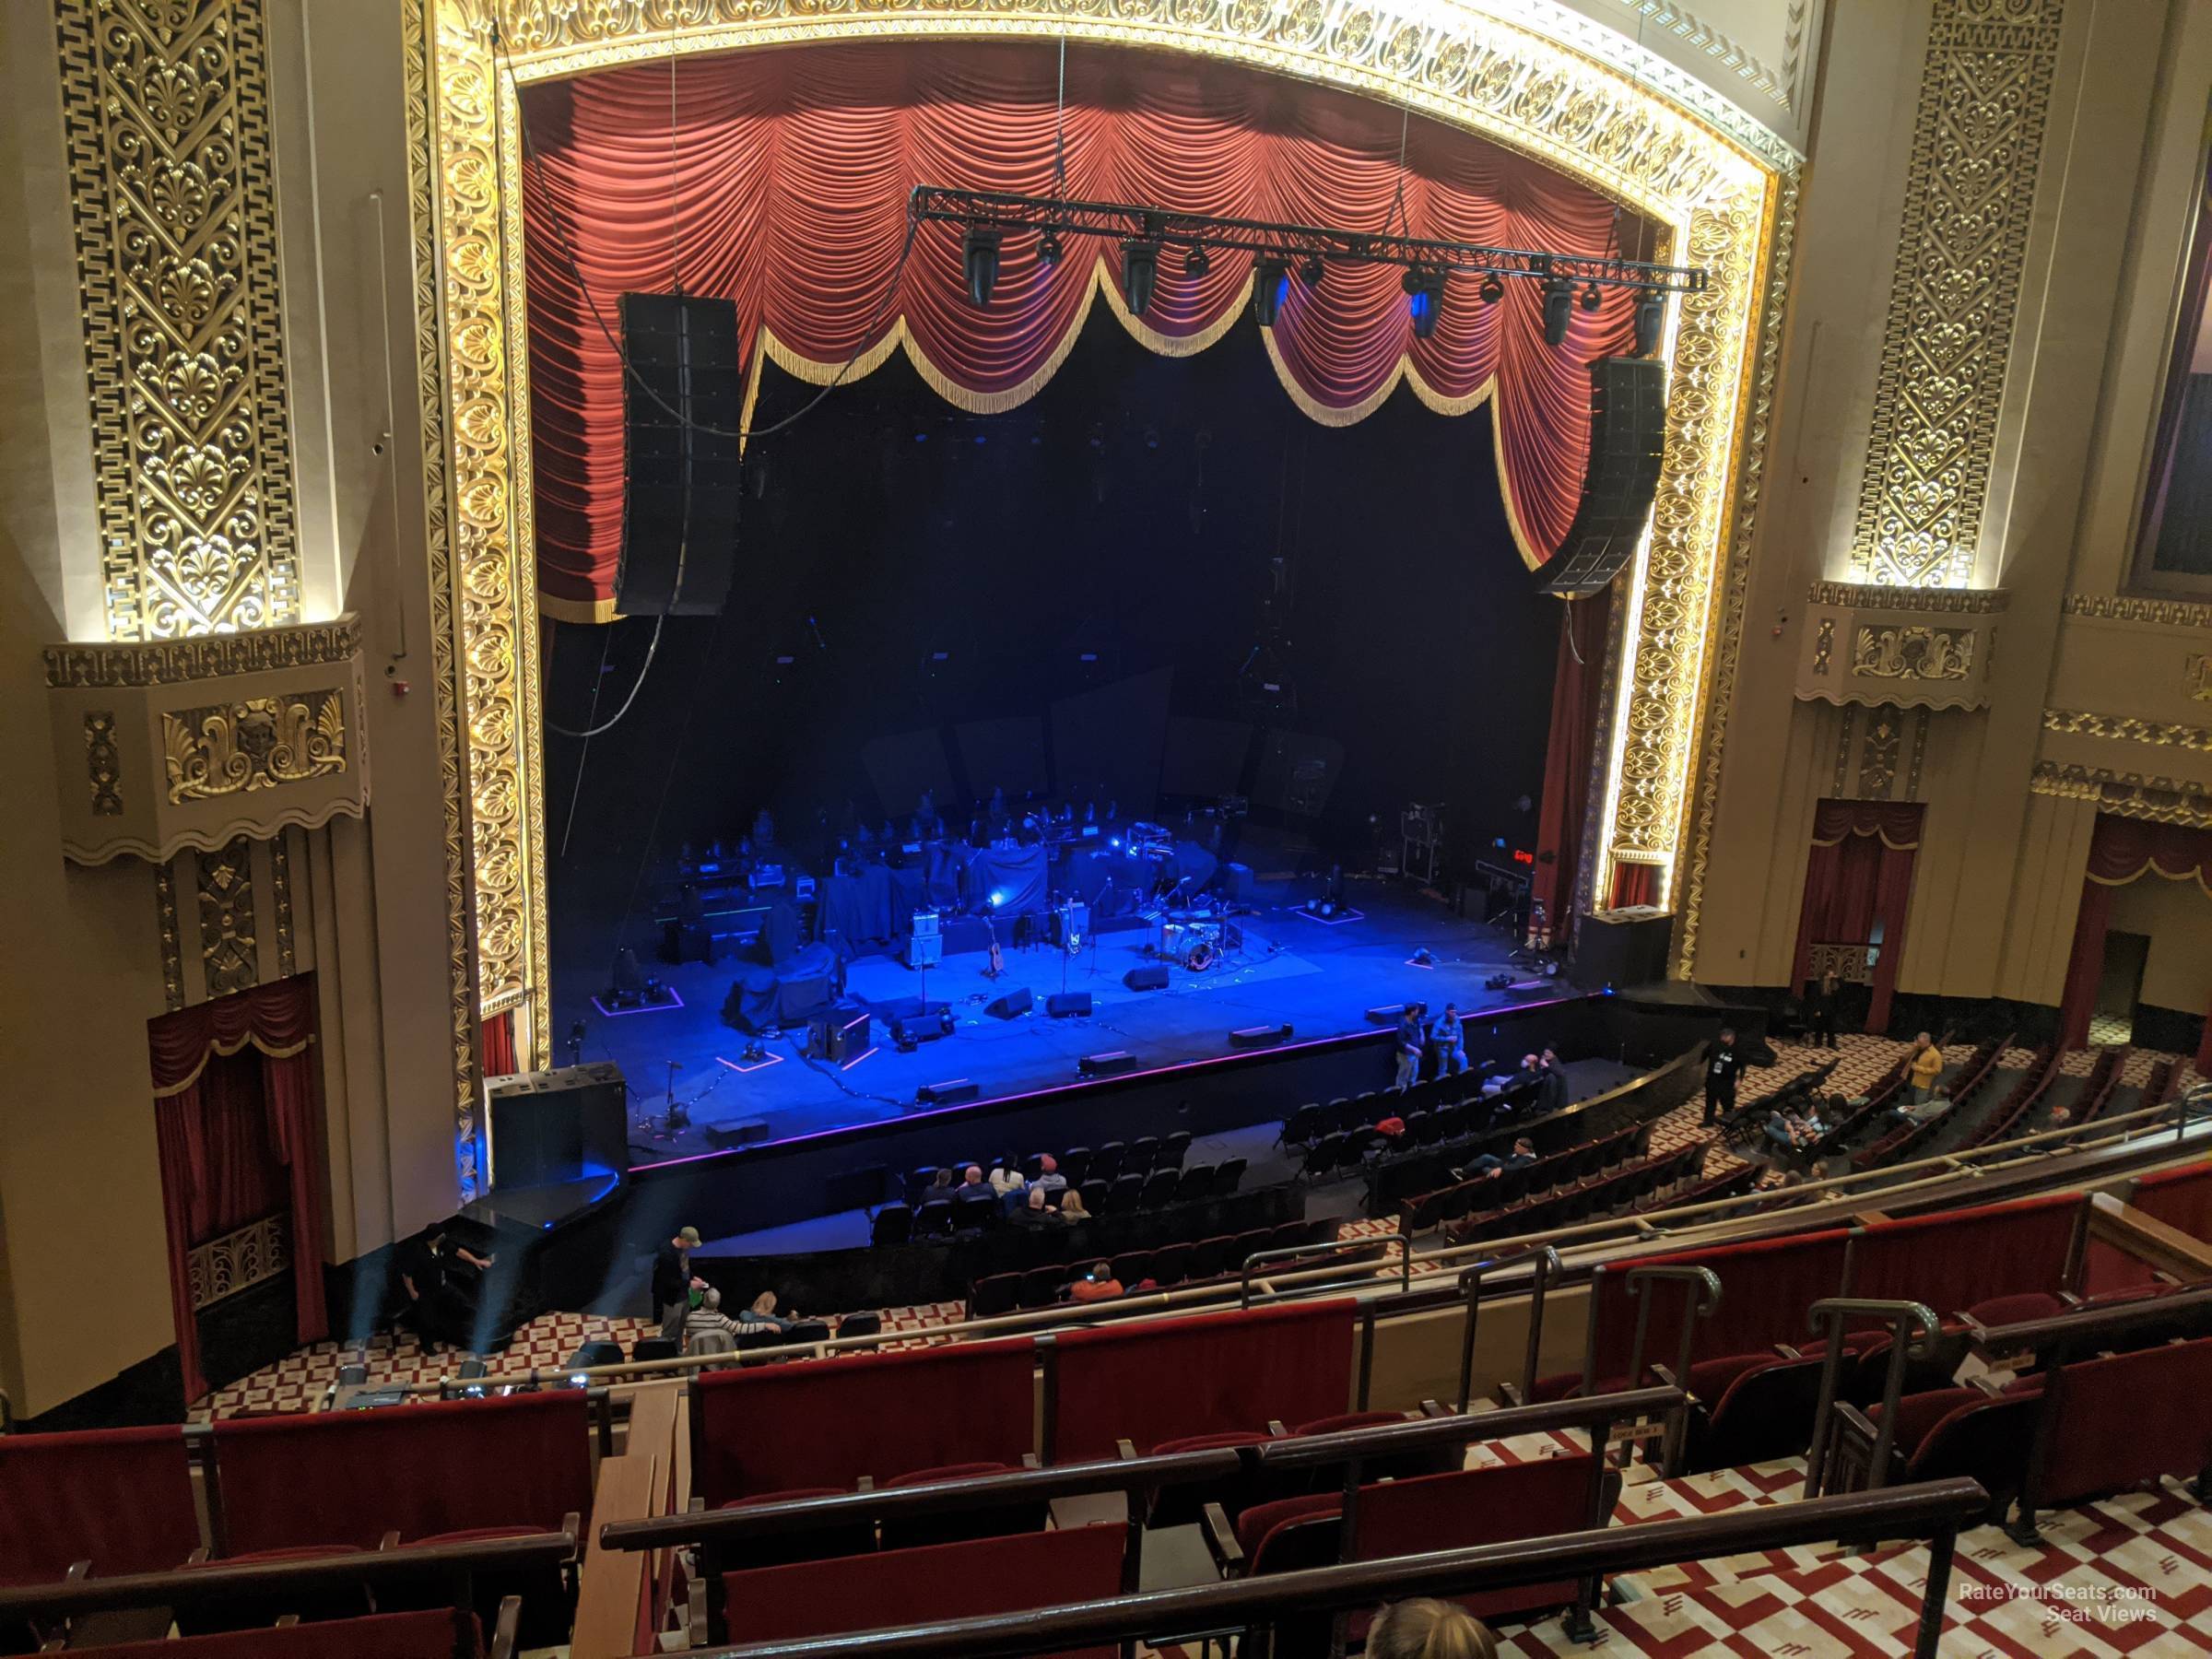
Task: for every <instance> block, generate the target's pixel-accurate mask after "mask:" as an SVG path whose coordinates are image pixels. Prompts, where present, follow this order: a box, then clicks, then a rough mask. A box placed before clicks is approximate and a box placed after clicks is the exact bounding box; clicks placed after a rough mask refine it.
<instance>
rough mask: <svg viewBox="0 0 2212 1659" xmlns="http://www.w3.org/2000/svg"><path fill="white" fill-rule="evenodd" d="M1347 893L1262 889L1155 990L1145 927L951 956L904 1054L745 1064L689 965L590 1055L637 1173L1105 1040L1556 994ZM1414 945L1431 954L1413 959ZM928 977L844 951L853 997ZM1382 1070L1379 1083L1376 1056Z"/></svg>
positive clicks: (1399, 902)
mask: <svg viewBox="0 0 2212 1659" xmlns="http://www.w3.org/2000/svg"><path fill="white" fill-rule="evenodd" d="M1286 885H1287V884H1286ZM1308 890H1310V887H1309V888H1308ZM1347 900H1348V901H1349V906H1350V908H1352V909H1354V910H1357V911H1358V912H1360V914H1359V918H1358V919H1357V920H1350V921H1345V920H1339V921H1336V922H1334V923H1323V922H1319V921H1316V920H1313V919H1312V918H1311V917H1309V916H1307V915H1305V914H1303V913H1301V912H1299V911H1297V910H1296V909H1294V908H1293V907H1292V904H1291V902H1290V895H1289V894H1288V891H1287V890H1285V888H1283V887H1277V885H1276V884H1265V885H1263V887H1262V888H1260V890H1259V891H1258V893H1257V894H1256V895H1255V899H1254V903H1253V910H1252V913H1251V914H1249V915H1246V916H1243V917H1241V918H1240V923H1241V927H1242V929H1243V935H1244V943H1243V947H1242V949H1241V951H1238V952H1236V953H1233V954H1232V955H1231V956H1230V958H1229V959H1227V960H1226V961H1224V962H1223V963H1222V964H1221V965H1219V966H1218V967H1216V968H1214V969H1212V970H1211V971H1207V972H1204V973H1192V972H1190V971H1187V970H1185V969H1183V968H1182V967H1180V966H1178V967H1174V968H1171V971H1170V972H1171V979H1170V982H1169V987H1168V989H1167V990H1165V991H1129V990H1126V989H1124V985H1123V982H1122V976H1123V975H1124V972H1126V971H1128V970H1129V969H1130V968H1133V967H1135V966H1138V965H1140V964H1142V963H1144V962H1146V961H1147V960H1150V959H1149V958H1147V956H1146V955H1145V954H1144V947H1145V945H1146V943H1147V940H1154V941H1156V940H1157V938H1158V935H1157V933H1156V932H1155V931H1153V930H1148V929H1141V928H1140V929H1134V930H1131V931H1127V932H1121V933H1109V934H1105V935H1101V936H1100V937H1099V938H1097V939H1096V940H1095V941H1092V942H1089V943H1087V944H1086V945H1085V946H1084V947H1083V948H1082V950H1081V951H1080V952H1079V953H1078V954H1077V955H1075V956H1073V957H1068V956H1065V955H1064V954H1063V953H1062V952H1061V951H1059V950H1058V949H1057V948H1056V947H1052V946H1049V945H1048V946H1041V947H1036V948H1033V949H1029V950H1018V951H1015V950H1010V951H1007V952H1006V973H1005V975H1004V976H1003V977H1002V978H1000V979H998V980H996V981H993V980H991V979H989V978H987V977H985V975H984V972H983V970H984V968H985V967H986V966H987V961H988V959H987V957H986V956H985V955H984V953H982V952H973V953H968V954H963V955H959V956H953V957H948V958H947V959H946V960H945V961H944V963H943V964H942V965H941V966H939V967H937V968H933V969H931V970H930V971H929V975H928V995H929V997H930V1000H931V1001H933V1002H945V1003H947V1004H949V1005H950V1006H951V1009H952V1012H953V1016H954V1018H955V1019H956V1020H957V1022H958V1024H957V1027H956V1029H955V1030H954V1031H953V1033H952V1034H951V1035H950V1036H949V1037H947V1038H944V1039H942V1040H940V1041H935V1042H927V1043H924V1044H922V1045H921V1046H920V1047H919V1048H917V1049H916V1050H915V1051H914V1052H912V1053H899V1052H898V1051H897V1049H896V1048H895V1047H894V1046H893V1045H892V1043H891V1041H890V1040H889V1035H888V1032H887V1031H886V1030H885V1029H884V1027H883V1026H882V1025H881V1024H880V1023H877V1025H875V1026H874V1028H873V1036H874V1040H875V1042H876V1045H877V1046H876V1047H875V1048H874V1049H873V1051H872V1052H868V1053H865V1054H864V1055H863V1057H861V1058H859V1059H858V1060H855V1061H851V1062H848V1063H847V1064H846V1065H843V1066H839V1065H832V1064H830V1063H829V1062H827V1061H821V1060H811V1059H808V1058H806V1057H805V1056H804V1054H803V1053H802V1050H803V1047H804V1041H805V1037H806V1032H805V1030H804V1029H796V1030H792V1031H790V1032H788V1033H786V1034H784V1035H783V1036H782V1037H781V1038H771V1039H766V1040H764V1046H765V1048H766V1051H767V1058H766V1059H765V1060H763V1061H760V1062H756V1063H747V1062H746V1061H745V1060H744V1058H743V1056H744V1051H745V1047H746V1043H747V1039H746V1037H745V1036H744V1035H742V1034H741V1033H739V1032H737V1031H735V1030H731V1029H730V1028H729V1027H727V1026H725V1025H724V1024H723V1023H722V1019H721V1010H722V1006H723V1001H724V997H725V996H726V995H727V994H728V992H729V989H730V982H731V979H732V977H733V971H732V969H731V968H730V967H729V966H727V965H723V966H719V967H709V966H705V965H702V964H698V963H690V964H687V965H685V966H684V967H681V968H677V969H672V970H666V971H665V977H666V978H667V980H668V982H669V983H670V984H672V985H673V986H674V987H675V988H676V990H677V994H679V995H680V996H681V997H682V998H683V1006H681V1007H680V1008H677V1007H670V1008H661V1009H654V1010H651V1011H645V1012H639V1013H630V1014H623V1015H619V1016H614V1017H607V1016H604V1015H601V1014H598V1013H596V1012H594V1013H593V1014H592V1015H591V1016H590V1017H589V1032H588V1035H587V1038H586V1040H585V1042H584V1046H583V1053H582V1058H583V1059H584V1060H586V1061H597V1060H613V1061H614V1062H616V1063H617V1064H618V1065H620V1066H621V1068H622V1071H623V1074H624V1076H625V1077H627V1078H628V1079H629V1088H630V1114H631V1135H630V1142H631V1145H630V1162H631V1167H632V1169H633V1170H635V1169H638V1168H640V1167H641V1166H645V1165H649V1164H653V1163H656V1162H663V1161H666V1160H669V1159H680V1158H689V1157H692V1156H695V1155H697V1154H700V1153H704V1152H710V1151H713V1150H715V1149H717V1148H718V1147H724V1146H727V1145H729V1144H732V1132H733V1131H734V1130H735V1128H736V1126H737V1125H739V1124H753V1125H756V1127H755V1128H753V1129H752V1130H751V1131H750V1135H751V1136H752V1137H754V1138H755V1140H756V1142H771V1143H772V1142H782V1141H789V1140H793V1139H796V1138H799V1137H804V1136H808V1135H818V1134H821V1133H823V1132H825V1131H830V1130H837V1129H847V1128H853V1127H855V1126H858V1125H863V1124H877V1123H890V1122H895V1121H897V1120H899V1119H900V1118H902V1117H904V1116H906V1115H908V1114H910V1113H911V1112H912V1110H913V1104H914V1100H915V1091H916V1090H917V1089H918V1088H921V1087H923V1086H924V1085H925V1084H930V1083H935V1082H939V1081H942V1080H945V1079H947V1078H953V1077H966V1078H970V1079H972V1080H973V1081H974V1082H975V1083H977V1084H978V1085H979V1086H980V1088H981V1098H982V1100H995V1099H1002V1098H1005V1097H1007V1096H1013V1095H1020V1094H1026V1093H1030V1092H1032V1091H1035V1090H1040V1089H1050V1088H1063V1087H1065V1086H1066V1085H1068V1084H1071V1083H1074V1082H1075V1081H1076V1080H1077V1069H1076V1066H1077V1061H1078V1060H1079V1059H1080V1058H1081V1057H1082V1056H1084V1055H1086V1054H1089V1053H1098V1052H1100V1051H1102V1050H1110V1049H1121V1050H1126V1051H1128V1052H1129V1053H1133V1054H1135V1056H1136V1058H1137V1062H1138V1064H1139V1065H1140V1066H1142V1067H1145V1068H1147V1069H1151V1068H1157V1067H1162V1066H1172V1065H1181V1064H1183V1063H1186V1062H1189V1061H1193V1060H1202V1059H1210V1058H1213V1057H1215V1056H1218V1055H1220V1054H1223V1053H1227V1052H1228V1051H1229V1048H1230V1044H1229V1033H1230V1031H1231V1030H1237V1029H1239V1028H1242V1027H1251V1026H1260V1025H1282V1024H1288V1026H1290V1027H1291V1028H1292V1031H1293V1038H1292V1040H1293V1041H1300V1042H1303V1041H1310V1040H1312V1039H1314V1038H1319V1037H1330V1036H1339V1035H1343V1034H1345V1033H1347V1032H1354V1031H1362V1030H1371V1029H1372V1028H1371V1026H1369V1025H1368V1023H1367V1020H1366V1011H1367V1009H1369V1008H1370V1007H1373V1006H1380V1005H1382V1004H1387V1003H1399V1002H1405V1001H1408V1000H1418V1001H1423V1002H1426V1003H1428V1004H1429V1005H1430V1007H1431V1008H1438V1007H1441V1006H1442V1005H1443V1004H1444V1003H1445V1002H1446V1001H1454V1002H1456V1003H1457V1004H1458V1005H1459V1006H1460V1007H1461V1008H1462V1009H1463V1010H1465V1011H1469V1012H1474V1011H1477V1010H1479V1009H1484V1008H1493V1007H1504V1006H1513V1005H1515V1004H1519V1003H1525V1002H1528V1001H1532V1000H1535V999H1538V998H1540V997H1541V996H1544V995H1548V994H1559V991H1561V990H1563V987H1560V986H1558V985H1555V984H1548V983H1543V982H1536V981H1534V980H1532V979H1530V977H1529V976H1528V975H1526V974H1525V973H1521V972H1518V971H1515V978H1516V981H1517V982H1519V983H1520V985H1521V988H1520V989H1518V990H1515V991H1486V990H1485V989H1484V986H1483V982H1484V980H1485V979H1487V978H1488V977H1490V976H1491V975H1493V974H1497V973H1499V972H1501V971H1512V970H1510V969H1509V967H1508V957H1509V955H1510V953H1511V949H1512V945H1511V942H1510V940H1509V939H1508V938H1507V937H1506V935H1505V934H1504V933H1503V931H1502V930H1500V929H1495V928H1487V927H1484V926H1482V925H1480V924H1475V923H1470V922H1464V921H1462V920H1460V919H1459V918H1458V917H1456V916H1454V915H1453V913H1452V912H1451V911H1450V909H1449V908H1448V907H1447V906H1445V905H1444V904H1443V903H1442V902H1441V900H1438V899H1436V898H1434V897H1431V896H1429V895H1426V894H1424V893H1422V892H1420V891H1418V890H1417V889H1415V888H1411V887H1407V886H1401V885H1399V884H1397V883H1394V882H1390V881H1383V880H1373V881H1356V882H1354V883H1352V884H1351V887H1350V890H1349V892H1348V893H1347ZM1424 948H1425V949H1426V950H1427V951H1428V952H1429V953H1430V957H1431V958H1432V959H1433V962H1432V965H1430V966H1419V965H1416V964H1415V963H1414V962H1413V961H1412V958H1413V957H1414V955H1415V953H1416V952H1417V951H1418V950H1421V949H1424ZM1064 987H1065V989H1066V990H1069V991H1088V992H1089V993H1090V995H1091V999H1092V1006H1093V1009H1094V1012H1093V1014H1092V1015H1091V1016H1090V1017H1089V1018H1066V1019H1054V1018H1049V1017H1048V1016H1047V1015H1046V1013H1045V1006H1044V1004H1045V998H1046V996H1047V995H1048V994H1051V993H1053V992H1056V991H1059V990H1062V989H1063V988H1064ZM922 988H923V987H922V976H921V975H920V974H918V973H916V972H914V971H911V970H909V969H908V968H906V967H905V966H903V965H902V964H901V963H900V962H898V961H896V960H894V959H889V958H887V957H882V956H870V957H863V958H861V959H858V960H856V961H854V962H853V964H852V966H851V969H850V971H849V975H848V982H847V990H848V993H849V994H851V995H853V996H856V997H858V998H860V999H863V1000H864V1001H867V1002H872V1003H883V1002H891V1001H896V1000H898V999H900V998H910V999H911V998H912V997H914V996H916V995H918V994H920V993H921V991H922ZM1023 988H1027V989H1028V990H1030V992H1031V993H1033V994H1034V996H1035V999H1036V1003H1035V1008H1034V1011H1033V1012H1031V1013H1029V1014H1026V1015H1023V1016H1021V1017H1019V1018H1014V1019H1011V1020H1002V1019H997V1018H993V1017H992V1016H991V1015H990V1014H989V1013H988V1012H987V1011H986V1005H987V1004H988V1003H989V1002H990V1001H991V1000H992V999H994V998H995V997H998V996H1001V995H1003V994H1006V992H1008V991H1018V990H1020V989H1023ZM671 1062H674V1063H675V1064H676V1065H677V1070H675V1071H674V1073H673V1074H671V1072H670V1069H669V1065H670V1063H671ZM1376 1065H1377V1067H1378V1076H1377V1077H1376V1083H1377V1085H1378V1086H1380V1085H1381V1084H1382V1083H1384V1082H1386V1081H1387V1080H1388V1074H1387V1058H1386V1056H1383V1055H1382V1054H1378V1056H1377V1060H1376ZM672 1077H673V1083H674V1093H675V1098H676V1100H677V1101H678V1102H679V1103H680V1104H681V1105H683V1106H684V1107H685V1108H686V1109H688V1113H689V1117H690V1124H689V1126H688V1128H686V1129H684V1130H682V1131H680V1132H678V1133H677V1134H675V1135H670V1134H669V1133H668V1132H667V1130H666V1128H665V1113H666V1103H667V1098H668V1090H669V1086H670V1082H671V1078H672ZM759 1125H764V1129H763V1128H762V1127H759Z"/></svg>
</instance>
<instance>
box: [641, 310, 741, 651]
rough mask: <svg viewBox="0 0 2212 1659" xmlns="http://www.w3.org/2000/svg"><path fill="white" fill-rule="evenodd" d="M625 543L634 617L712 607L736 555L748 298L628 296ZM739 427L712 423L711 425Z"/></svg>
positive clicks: (705, 612)
mask: <svg viewBox="0 0 2212 1659" xmlns="http://www.w3.org/2000/svg"><path fill="white" fill-rule="evenodd" d="M622 355H623V358H624V359H625V360H626V361H627V362H628V363H629V373H628V374H625V375H624V376H623V377H622V389H623V401H622V436H623V477H622V554H621V561H620V562H619V563H618V565H617V566H616V567H615V608H616V609H618V611H620V612H621V613H622V614H623V615H624V616H626V617H653V616H679V617H700V616H712V615H714V614H715V613H716V612H718V611H720V610H721V609H722V607H723V604H724V601H725V600H726V599H727V598H728V597H729V593H730V579H731V576H732V573H733V572H734V571H735V566H736V562H737V511H738V508H737V501H738V495H739V492H740V489H741V488H742V484H741V480H740V475H739V463H738V455H737V440H736V438H735V435H734V434H735V432H736V429H737V423H738V421H739V420H740V419H741V418H743V416H744V410H745V382H744V377H743V376H742V375H741V374H740V373H739V372H738V367H737V307H736V305H735V302H733V301H731V300H708V299H699V298H691V297H687V296H683V295H677V294H625V295H623V296H622ZM702 424H703V425H705V426H710V427H715V428H718V429H720V431H722V432H726V433H730V434H733V435H732V436H729V437H722V436H718V435H717V434H716V433H715V432H708V431H702V430H701V429H700V426H701V425H702Z"/></svg>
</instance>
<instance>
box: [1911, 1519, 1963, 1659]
mask: <svg viewBox="0 0 2212 1659" xmlns="http://www.w3.org/2000/svg"><path fill="white" fill-rule="evenodd" d="M1958 1545H1959V1529H1958V1528H1957V1527H1955V1526H1947V1527H1945V1528H1943V1530H1942V1531H1940V1532H1938V1533H1937V1534H1936V1535H1935V1536H1934V1537H1933V1538H1931V1539H1929V1540H1928V1582H1927V1584H1926V1586H1925V1587H1924V1588H1923V1590H1922V1591H1921V1593H1920V1635H1919V1637H1918V1639H1917V1640H1916V1641H1914V1642H1913V1643H1912V1653H1913V1659H1936V1653H1935V1649H1936V1644H1937V1643H1938V1642H1940V1641H1942V1640H1943V1607H1944V1603H1945V1602H1946V1601H1947V1600H1948V1599H1949V1597H1950V1590H1951V1557H1952V1554H1953V1553H1954V1551H1955V1550H1956V1549H1957V1547H1958Z"/></svg>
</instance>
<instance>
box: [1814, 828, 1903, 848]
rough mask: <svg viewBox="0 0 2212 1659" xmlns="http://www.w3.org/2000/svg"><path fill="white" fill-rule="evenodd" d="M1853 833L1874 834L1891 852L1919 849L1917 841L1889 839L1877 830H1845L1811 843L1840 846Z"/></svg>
mask: <svg viewBox="0 0 2212 1659" xmlns="http://www.w3.org/2000/svg"><path fill="white" fill-rule="evenodd" d="M1854 835H1871V836H1875V837H1877V839H1879V841H1881V843H1882V845H1883V846H1885V847H1887V848H1888V849H1889V851H1890V852H1892V853H1917V852H1919V851H1920V843H1919V842H1918V841H1891V840H1890V839H1889V838H1888V836H1887V835H1884V834H1882V832H1881V831H1880V830H1844V831H1843V833H1842V834H1841V835H1838V836H1835V837H1832V838H1831V839H1830V840H1828V841H1820V840H1818V839H1817V838H1816V839H1815V841H1813V845H1814V846H1816V847H1840V846H1841V845H1842V844H1843V843H1844V842H1845V841H1849V840H1850V839H1851V838H1852V837H1853V836H1854Z"/></svg>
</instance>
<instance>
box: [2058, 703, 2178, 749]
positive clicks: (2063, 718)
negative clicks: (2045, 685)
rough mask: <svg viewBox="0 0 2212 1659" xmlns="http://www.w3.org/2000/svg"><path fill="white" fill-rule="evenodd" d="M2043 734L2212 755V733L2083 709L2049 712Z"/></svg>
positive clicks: (2162, 722)
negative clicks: (2066, 734) (2104, 739)
mask: <svg viewBox="0 0 2212 1659" xmlns="http://www.w3.org/2000/svg"><path fill="white" fill-rule="evenodd" d="M2043 730H2044V731H2046V732H2065V733H2068V734H2072V735H2080V736H2085V737H2106V738H2111V739H2112V740H2113V741H2115V742H2120V743H2147V744H2151V745H2154V746H2156V747H2160V748H2183V749H2188V750H2191V751H2192V752H2194V753H2195V754H2199V755H2212V729H2207V728H2206V727H2204V726H2194V725H2175V724H2169V723H2167V722H2164V721H2157V720H2137V719H2135V718H2134V717H2133V716H2131V715H2126V714H2093V713H2090V712H2088V711H2086V710H2082V709H2045V710H2044V711H2043Z"/></svg>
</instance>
